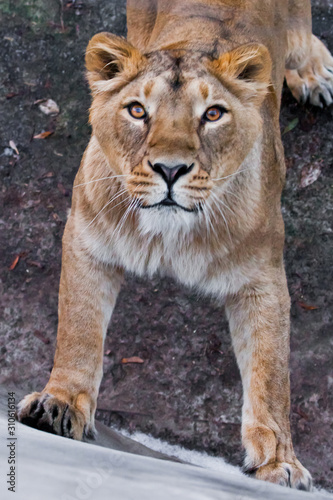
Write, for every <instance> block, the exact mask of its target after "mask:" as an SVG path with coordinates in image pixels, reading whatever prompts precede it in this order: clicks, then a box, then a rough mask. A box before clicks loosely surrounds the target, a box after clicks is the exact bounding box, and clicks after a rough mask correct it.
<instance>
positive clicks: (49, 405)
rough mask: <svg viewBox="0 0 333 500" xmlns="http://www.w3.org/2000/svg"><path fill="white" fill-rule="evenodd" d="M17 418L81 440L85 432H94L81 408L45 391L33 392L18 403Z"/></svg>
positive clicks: (31, 424) (36, 426)
mask: <svg viewBox="0 0 333 500" xmlns="http://www.w3.org/2000/svg"><path fill="white" fill-rule="evenodd" d="M17 418H18V420H19V421H20V422H22V423H23V424H26V425H29V426H30V427H34V428H35V429H40V430H42V431H46V432H50V433H52V434H58V435H60V436H65V437H68V438H71V439H78V440H80V439H82V436H83V433H85V434H89V435H91V434H92V433H93V431H92V430H91V429H90V428H89V426H88V425H87V423H86V421H85V417H84V415H83V413H82V412H81V411H80V410H78V409H77V408H75V407H74V406H73V405H71V404H68V403H66V401H62V400H60V399H58V398H56V397H54V396H52V395H51V394H47V393H43V392H33V393H32V394H28V395H27V396H25V397H24V398H23V399H22V401H20V403H19V404H18V408H17Z"/></svg>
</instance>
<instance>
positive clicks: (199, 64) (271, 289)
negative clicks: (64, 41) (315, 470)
mask: <svg viewBox="0 0 333 500" xmlns="http://www.w3.org/2000/svg"><path fill="white" fill-rule="evenodd" d="M86 65H87V70H88V79H89V83H90V86H91V90H92V94H93V102H92V107H91V113H90V121H91V124H92V130H93V132H92V137H91V140H90V142H89V145H88V147H87V150H86V152H85V154H84V156H83V160H82V163H81V167H80V169H79V172H78V174H77V176H76V179H75V184H74V188H75V189H74V194H73V202H72V210H71V214H70V217H69V219H68V222H67V224H66V228H65V233H64V237H63V260H62V272H61V281H60V293H59V329H58V337H57V348H56V354H55V361H54V367H53V370H52V373H51V376H50V380H49V382H48V383H47V385H46V387H45V389H44V390H43V391H42V392H35V393H33V394H30V395H28V396H26V397H25V398H24V399H23V400H22V401H21V403H20V405H19V409H18V418H19V420H21V421H22V422H25V423H27V424H29V425H32V426H34V427H37V428H39V429H43V430H48V431H50V432H54V433H56V434H61V435H63V436H67V437H71V438H74V439H81V438H82V435H83V433H86V434H93V433H94V413H95V409H96V400H97V395H98V390H99V385H100V382H101V378H102V360H103V342H104V336H105V333H106V329H107V326H108V323H109V320H110V317H111V313H112V310H113V307H114V305H115V302H116V298H117V294H118V291H119V288H120V285H121V282H122V277H123V272H124V270H127V271H130V272H133V273H136V274H138V275H140V276H141V275H149V276H151V275H153V274H154V273H157V272H159V273H161V274H162V275H168V276H172V277H174V278H175V279H176V280H178V281H180V282H181V283H184V284H185V285H188V286H192V287H194V288H196V289H198V290H200V291H201V292H204V293H206V294H208V295H211V296H214V297H215V298H216V299H218V300H219V301H220V302H221V304H222V301H223V302H224V303H225V307H226V312H227V316H228V319H229V324H230V331H231V335H232V340H233V346H234V350H235V353H236V357H237V361H238V365H239V368H240V372H241V377H242V381H243V389H244V405H243V423H242V439H243V444H244V447H245V450H246V458H245V464H244V468H245V471H247V472H251V473H254V474H255V476H256V477H257V478H259V479H264V480H268V481H272V482H274V483H278V484H281V485H286V486H290V487H293V488H298V489H304V490H310V489H311V476H310V474H309V472H308V471H307V470H306V469H305V468H304V467H303V466H302V465H301V464H300V462H299V461H298V460H297V459H296V457H295V454H294V451H293V446H292V442H291V436H290V425H289V408H290V399H289V371H288V359H289V307H290V299H289V294H288V289H287V283H286V277H285V271H284V265H283V244H284V226H283V220H282V216H281V209H280V196H281V190H282V187H283V183H284V178H285V165H284V158H283V147H282V143H281V137H280V130H279V109H280V100H281V89H282V83H283V79H284V75H286V79H287V83H288V85H289V87H290V88H291V90H292V92H293V94H294V96H295V97H296V98H297V99H298V100H303V101H305V100H306V99H309V100H310V101H311V102H312V103H313V104H315V105H322V102H324V103H326V104H330V103H331V102H332V95H333V58H332V56H331V55H330V53H329V52H328V50H327V49H326V48H325V47H324V45H323V44H322V43H321V42H320V41H319V40H318V39H317V38H316V37H315V36H313V35H312V34H311V12H310V1H309V0H129V1H128V41H126V40H125V39H123V38H120V37H117V36H114V35H111V34H109V33H100V34H98V35H96V36H94V37H93V38H92V40H91V41H90V43H89V45H88V49H87V53H86ZM286 68H287V69H286Z"/></svg>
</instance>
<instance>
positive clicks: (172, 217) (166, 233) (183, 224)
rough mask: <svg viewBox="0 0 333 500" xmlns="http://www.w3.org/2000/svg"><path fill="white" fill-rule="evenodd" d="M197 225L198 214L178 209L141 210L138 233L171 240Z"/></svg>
mask: <svg viewBox="0 0 333 500" xmlns="http://www.w3.org/2000/svg"><path fill="white" fill-rule="evenodd" d="M198 223H199V219H198V214H197V213H195V212H186V211H185V210H183V209H181V208H178V207H153V208H147V209H141V210H140V214H139V231H140V232H141V234H143V235H147V236H148V235H149V236H157V235H161V236H162V237H166V238H172V237H173V236H174V237H177V238H178V237H179V232H181V233H182V235H185V234H187V233H189V232H190V231H191V230H192V229H193V227H194V226H195V225H196V224H198Z"/></svg>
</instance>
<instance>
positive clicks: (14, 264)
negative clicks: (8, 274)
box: [8, 254, 21, 271]
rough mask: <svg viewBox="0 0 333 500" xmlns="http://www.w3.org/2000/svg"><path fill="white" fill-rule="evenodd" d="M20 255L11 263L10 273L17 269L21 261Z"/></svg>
mask: <svg viewBox="0 0 333 500" xmlns="http://www.w3.org/2000/svg"><path fill="white" fill-rule="evenodd" d="M20 257H21V256H20V254H18V255H16V257H15V258H14V260H13V262H12V263H11V265H10V266H9V268H8V269H9V270H10V271H13V270H14V269H15V267H16V266H17V264H18V262H19V260H20Z"/></svg>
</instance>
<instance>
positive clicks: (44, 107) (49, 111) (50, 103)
mask: <svg viewBox="0 0 333 500" xmlns="http://www.w3.org/2000/svg"><path fill="white" fill-rule="evenodd" d="M39 109H40V110H41V112H42V113H44V114H45V115H58V114H59V112H60V110H59V106H58V104H57V103H56V102H55V101H54V100H53V99H47V101H43V102H41V103H40V105H39Z"/></svg>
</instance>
